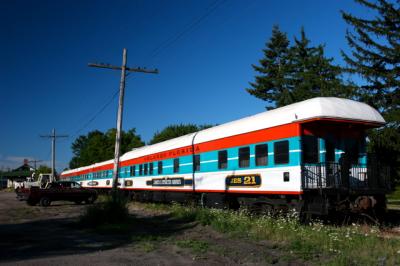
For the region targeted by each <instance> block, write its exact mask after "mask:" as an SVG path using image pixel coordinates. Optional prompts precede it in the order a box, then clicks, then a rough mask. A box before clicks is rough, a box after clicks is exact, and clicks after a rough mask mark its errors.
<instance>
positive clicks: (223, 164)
mask: <svg viewBox="0 0 400 266" xmlns="http://www.w3.org/2000/svg"><path fill="white" fill-rule="evenodd" d="M226 168H228V151H226V150H224V151H219V152H218V169H226Z"/></svg>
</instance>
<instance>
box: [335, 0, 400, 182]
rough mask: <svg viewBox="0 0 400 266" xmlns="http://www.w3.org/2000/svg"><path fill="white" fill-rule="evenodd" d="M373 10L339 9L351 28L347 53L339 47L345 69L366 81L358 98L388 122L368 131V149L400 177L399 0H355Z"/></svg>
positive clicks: (395, 175)
mask: <svg viewBox="0 0 400 266" xmlns="http://www.w3.org/2000/svg"><path fill="white" fill-rule="evenodd" d="M356 1H357V2H358V3H359V4H361V5H363V6H365V7H367V8H369V9H370V10H371V11H373V12H374V13H375V16H374V17H373V18H370V19H366V18H358V17H355V16H353V15H351V14H349V13H346V12H343V11H342V16H343V19H344V20H345V21H346V22H347V23H348V24H349V25H350V26H351V27H352V28H353V31H349V30H348V31H347V33H346V38H347V41H348V44H349V46H350V47H351V48H352V51H351V55H348V54H346V53H344V52H343V51H342V55H343V57H344V59H345V61H346V62H347V64H348V66H349V67H348V71H349V72H351V73H356V74H359V75H361V76H362V77H363V78H364V80H365V81H366V84H364V85H363V86H361V87H360V89H359V91H358V94H359V97H360V99H361V100H362V101H364V102H367V103H368V104H370V105H372V106H374V107H376V108H378V110H379V111H381V112H382V113H383V116H384V117H385V119H386V121H387V122H389V123H388V124H387V125H386V126H385V127H384V128H381V129H378V130H374V131H371V132H369V139H370V145H369V150H370V151H371V152H374V153H376V154H377V158H378V159H379V160H380V161H382V162H383V163H386V164H388V165H389V166H391V168H392V171H391V174H392V177H393V178H394V179H395V180H397V181H399V180H400V2H399V1H397V3H395V2H394V1H393V2H389V1H386V0H378V1H376V2H369V1H367V0H356Z"/></svg>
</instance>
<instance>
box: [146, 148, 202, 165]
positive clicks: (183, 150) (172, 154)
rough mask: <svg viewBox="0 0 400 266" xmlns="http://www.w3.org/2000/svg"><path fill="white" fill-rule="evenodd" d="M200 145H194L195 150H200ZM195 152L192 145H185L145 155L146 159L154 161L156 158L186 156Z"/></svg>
mask: <svg viewBox="0 0 400 266" xmlns="http://www.w3.org/2000/svg"><path fill="white" fill-rule="evenodd" d="M199 151H200V147H199V146H198V145H196V146H195V147H194V152H199ZM192 153H193V148H192V147H184V148H179V149H175V150H171V151H166V152H159V153H156V154H152V155H148V156H146V157H145V159H144V160H145V161H154V160H160V159H164V158H166V157H168V156H169V157H176V156H184V155H189V154H192Z"/></svg>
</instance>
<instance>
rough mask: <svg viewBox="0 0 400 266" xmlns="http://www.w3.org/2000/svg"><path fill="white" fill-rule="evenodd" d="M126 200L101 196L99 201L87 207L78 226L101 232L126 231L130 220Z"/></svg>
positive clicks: (118, 197) (120, 197)
mask: <svg viewBox="0 0 400 266" xmlns="http://www.w3.org/2000/svg"><path fill="white" fill-rule="evenodd" d="M127 203H128V201H127V199H126V198H124V197H123V196H117V197H115V198H114V199H113V198H111V197H110V196H103V197H102V198H100V201H99V202H98V203H96V204H94V205H91V206H89V207H88V208H87V209H86V211H85V213H84V214H83V215H82V216H81V217H80V219H79V225H81V226H82V227H89V228H94V229H97V230H100V231H101V232H107V231H109V232H111V233H113V232H115V233H118V232H124V231H126V230H128V228H129V224H130V223H131V222H132V221H131V220H132V218H131V217H130V216H129V210H128V206H127Z"/></svg>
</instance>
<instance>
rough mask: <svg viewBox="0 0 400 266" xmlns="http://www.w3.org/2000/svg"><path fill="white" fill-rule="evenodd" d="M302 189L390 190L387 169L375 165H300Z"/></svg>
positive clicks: (332, 163) (331, 163) (329, 163)
mask: <svg viewBox="0 0 400 266" xmlns="http://www.w3.org/2000/svg"><path fill="white" fill-rule="evenodd" d="M302 186H303V189H325V188H327V189H329V188H331V189H332V188H333V189H346V188H347V189H352V190H366V189H371V190H373V189H380V190H381V189H384V190H390V173H389V168H388V167H380V166H378V165H377V164H376V163H371V164H370V163H369V164H351V163H347V164H345V163H341V164H339V163H334V162H328V163H317V164H304V165H302Z"/></svg>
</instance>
